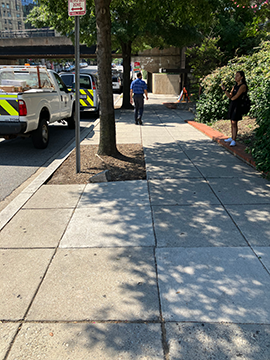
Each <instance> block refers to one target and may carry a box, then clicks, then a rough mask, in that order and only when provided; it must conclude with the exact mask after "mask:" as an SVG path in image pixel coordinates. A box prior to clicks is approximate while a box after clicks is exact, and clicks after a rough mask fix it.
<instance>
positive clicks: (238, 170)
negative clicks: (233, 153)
mask: <svg viewBox="0 0 270 360" xmlns="http://www.w3.org/2000/svg"><path fill="white" fill-rule="evenodd" d="M233 160H234V161H233ZM194 165H195V166H196V167H197V168H198V170H199V171H200V172H201V173H202V174H203V176H204V177H205V178H211V177H216V178H217V177H231V178H233V177H243V176H249V175H255V176H258V172H257V171H256V170H255V169H254V168H252V167H251V166H249V165H247V164H245V163H243V162H241V160H238V159H234V158H232V159H231V160H229V161H226V162H223V161H222V159H220V161H218V160H214V161H213V160H212V159H209V161H205V159H201V160H200V161H194Z"/></svg>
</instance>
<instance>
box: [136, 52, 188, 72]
mask: <svg viewBox="0 0 270 360" xmlns="http://www.w3.org/2000/svg"><path fill="white" fill-rule="evenodd" d="M131 61H132V62H134V61H138V62H140V64H141V68H142V69H144V70H146V71H147V72H150V73H158V72H159V69H160V68H165V69H184V68H185V49H180V48H175V47H170V48H167V49H163V50H160V49H158V48H154V49H149V50H144V51H141V52H139V53H138V56H136V57H132V59H131Z"/></svg>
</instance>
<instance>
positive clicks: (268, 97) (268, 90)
mask: <svg viewBox="0 0 270 360" xmlns="http://www.w3.org/2000/svg"><path fill="white" fill-rule="evenodd" d="M257 107H258V108H257V118H256V122H257V124H258V125H259V126H258V128H257V129H256V133H255V142H254V145H253V147H252V149H251V154H252V156H253V158H254V160H255V163H256V166H257V169H258V170H260V171H263V172H265V173H268V175H270V80H268V81H265V86H264V88H263V91H262V92H261V93H260V94H259V95H258V99H257Z"/></svg>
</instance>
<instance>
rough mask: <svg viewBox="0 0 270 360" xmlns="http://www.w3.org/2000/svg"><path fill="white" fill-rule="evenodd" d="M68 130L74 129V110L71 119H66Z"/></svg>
mask: <svg viewBox="0 0 270 360" xmlns="http://www.w3.org/2000/svg"><path fill="white" fill-rule="evenodd" d="M66 121H67V124H68V128H69V129H75V109H74V108H73V109H72V114H71V117H69V118H67V119H66Z"/></svg>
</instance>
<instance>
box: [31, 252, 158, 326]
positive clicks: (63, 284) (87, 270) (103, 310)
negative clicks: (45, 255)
mask: <svg viewBox="0 0 270 360" xmlns="http://www.w3.org/2000/svg"><path fill="white" fill-rule="evenodd" d="M158 318H159V302H158V293H157V285H156V272H155V264H154V254H153V249H151V248H145V247H144V248H136V247H132V248H107V249H98V248H95V249H75V250H70V249H59V250H58V251H57V253H56V255H55V257H54V259H53V261H52V263H51V266H50V268H49V270H48V273H47V275H46V278H45V280H44V281H43V283H42V285H41V288H40V290H39V292H38V294H37V296H36V298H35V300H34V302H33V304H32V306H31V309H30V310H29V313H28V316H27V320H34V321H40V320H48V321H57V320H59V321H67V320H69V321H76V320H123V321H125V320H132V321H134V320H135V321H136V320H157V319H158Z"/></svg>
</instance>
